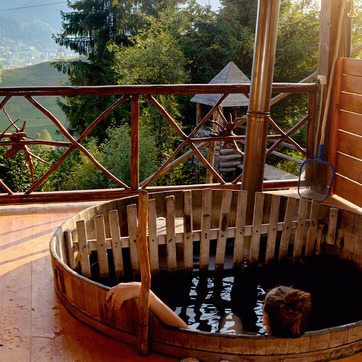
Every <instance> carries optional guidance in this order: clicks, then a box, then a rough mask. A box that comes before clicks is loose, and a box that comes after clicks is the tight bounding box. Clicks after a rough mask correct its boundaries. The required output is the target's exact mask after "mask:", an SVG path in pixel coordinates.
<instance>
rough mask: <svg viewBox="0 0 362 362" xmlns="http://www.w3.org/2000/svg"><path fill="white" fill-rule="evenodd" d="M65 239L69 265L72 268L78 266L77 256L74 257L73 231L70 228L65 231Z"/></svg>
mask: <svg viewBox="0 0 362 362" xmlns="http://www.w3.org/2000/svg"><path fill="white" fill-rule="evenodd" d="M64 241H65V245H66V249H67V259H68V263H67V264H68V266H69V268H70V269H73V270H74V269H75V268H76V263H75V258H74V247H73V239H72V233H71V231H70V230H66V231H64Z"/></svg>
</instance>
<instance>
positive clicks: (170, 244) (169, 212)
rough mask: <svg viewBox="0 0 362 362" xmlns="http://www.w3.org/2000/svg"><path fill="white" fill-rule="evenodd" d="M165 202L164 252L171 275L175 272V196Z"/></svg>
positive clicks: (168, 197) (167, 198) (169, 197)
mask: <svg viewBox="0 0 362 362" xmlns="http://www.w3.org/2000/svg"><path fill="white" fill-rule="evenodd" d="M165 201H166V250H167V269H168V271H169V272H171V273H173V272H175V271H176V270H177V256H176V229H175V196H173V195H172V196H167V197H165Z"/></svg>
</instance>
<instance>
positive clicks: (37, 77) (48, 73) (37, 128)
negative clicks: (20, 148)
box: [0, 62, 67, 139]
mask: <svg viewBox="0 0 362 362" xmlns="http://www.w3.org/2000/svg"><path fill="white" fill-rule="evenodd" d="M2 75H3V79H2V83H1V84H0V86H1V87H16V86H59V85H61V84H64V83H66V81H67V76H66V75H65V74H62V73H60V72H58V71H57V70H56V69H55V68H54V67H52V66H51V64H50V62H44V63H39V64H35V65H30V66H27V67H23V68H14V69H3V72H2ZM56 98H57V97H36V99H37V100H38V101H39V102H40V103H41V104H42V105H43V106H44V107H45V108H46V109H48V110H49V111H50V112H51V113H52V114H53V115H54V116H55V117H56V118H57V119H58V120H59V121H60V122H62V123H63V124H64V123H65V116H64V114H63V112H62V111H61V110H60V108H59V107H58V105H57V104H56ZM5 110H6V112H7V113H8V114H9V116H10V117H11V119H12V120H13V121H15V120H16V119H18V118H20V120H19V121H18V123H17V125H18V127H19V126H20V127H21V125H22V124H23V121H27V124H26V133H27V134H28V136H31V137H34V136H35V134H36V133H40V132H41V131H43V130H44V129H47V130H48V131H49V132H50V134H51V136H52V138H53V139H60V136H58V135H56V133H55V131H56V127H55V125H54V124H53V123H52V122H51V121H50V120H49V119H47V117H45V116H44V115H43V114H42V113H41V112H40V111H38V110H37V109H36V108H35V107H34V106H33V105H31V104H30V103H29V102H28V101H27V100H26V99H25V98H23V97H13V98H11V99H10V101H8V103H7V104H6V105H5ZM8 125H9V121H8V119H7V117H6V116H5V114H4V112H2V111H1V112H0V132H3V130H4V129H5V128H6V127H7V126H8Z"/></svg>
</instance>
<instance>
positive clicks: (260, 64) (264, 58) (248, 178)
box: [241, 0, 280, 222]
mask: <svg viewBox="0 0 362 362" xmlns="http://www.w3.org/2000/svg"><path fill="white" fill-rule="evenodd" d="M279 7H280V0H259V3H258V15H257V21H256V33H255V46H254V60H253V70H252V78H251V87H250V98H249V107H248V113H247V120H248V121H247V130H246V146H245V156H244V170H243V182H242V186H241V188H242V189H243V190H247V191H248V194H249V197H248V212H247V214H249V215H248V216H247V219H249V220H248V221H249V222H251V218H252V210H253V206H254V196H255V192H257V191H262V190H263V179H264V164H265V150H266V143H267V135H268V122H269V115H270V99H271V91H272V83H273V73H274V61H275V49H276V39H277V31H278V19H279Z"/></svg>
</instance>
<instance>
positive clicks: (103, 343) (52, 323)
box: [0, 203, 175, 362]
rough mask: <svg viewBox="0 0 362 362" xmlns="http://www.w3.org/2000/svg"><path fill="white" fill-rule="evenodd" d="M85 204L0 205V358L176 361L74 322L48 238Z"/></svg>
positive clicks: (3, 359) (26, 359)
mask: <svg viewBox="0 0 362 362" xmlns="http://www.w3.org/2000/svg"><path fill="white" fill-rule="evenodd" d="M87 206H90V205H89V204H84V203H83V204H80V203H78V204H73V205H71V204H67V205H65V204H62V205H59V204H58V205H56V204H48V205H31V206H8V207H4V206H1V207H0V251H1V252H0V319H1V323H0V361H33V360H34V361H35V360H37V361H50V360H58V361H97V362H98V361H116V360H122V361H137V360H142V361H165V362H166V361H167V362H170V361H175V360H174V359H172V358H168V357H164V356H160V355H156V354H151V356H150V357H147V358H141V357H139V356H138V355H137V352H136V349H135V348H133V347H130V346H128V345H126V344H123V343H121V342H119V341H115V340H112V339H110V338H108V337H105V336H103V335H101V334H100V333H98V332H96V331H94V330H92V329H91V328H89V327H87V326H86V325H84V324H83V323H81V322H79V321H78V320H77V319H75V318H74V317H73V316H72V315H70V314H69V313H68V311H67V310H66V309H65V308H64V307H63V305H62V304H61V303H60V302H59V301H58V299H57V297H56V295H55V292H54V288H53V273H52V270H51V263H50V257H49V249H48V245H49V241H50V238H51V235H52V234H53V232H54V230H55V229H56V228H57V227H58V226H59V225H60V224H61V223H62V222H64V221H65V220H67V219H68V218H69V217H71V216H73V215H74V214H75V213H77V212H78V211H80V210H82V209H83V208H85V207H87Z"/></svg>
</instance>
